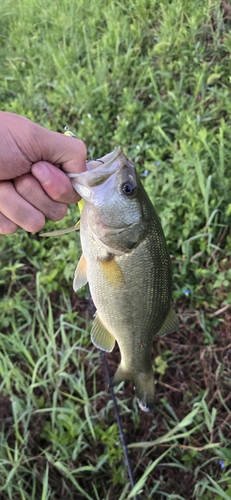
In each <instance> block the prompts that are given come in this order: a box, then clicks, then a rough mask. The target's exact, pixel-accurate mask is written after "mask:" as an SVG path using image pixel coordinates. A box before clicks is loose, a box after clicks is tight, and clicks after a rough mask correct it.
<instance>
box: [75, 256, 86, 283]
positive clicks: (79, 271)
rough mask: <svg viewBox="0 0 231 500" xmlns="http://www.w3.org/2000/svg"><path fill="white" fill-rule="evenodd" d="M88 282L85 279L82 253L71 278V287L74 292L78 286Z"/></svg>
mask: <svg viewBox="0 0 231 500" xmlns="http://www.w3.org/2000/svg"><path fill="white" fill-rule="evenodd" d="M87 282H88V279H87V263H86V259H85V257H84V255H83V254H82V255H81V257H80V259H79V262H78V264H77V267H76V270H75V274H74V279H73V289H74V291H75V292H76V291H77V290H79V288H82V286H84V285H86V284H87Z"/></svg>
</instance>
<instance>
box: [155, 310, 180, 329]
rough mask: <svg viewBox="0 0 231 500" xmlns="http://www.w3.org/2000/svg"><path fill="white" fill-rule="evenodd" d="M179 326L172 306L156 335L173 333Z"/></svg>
mask: <svg viewBox="0 0 231 500" xmlns="http://www.w3.org/2000/svg"><path fill="white" fill-rule="evenodd" d="M178 327H179V319H178V316H177V315H176V313H175V311H173V309H172V307H171V309H170V311H169V313H168V316H167V318H166V320H165V322H164V324H163V325H162V327H161V328H160V330H159V331H158V332H157V335H168V334H169V333H173V332H175V331H176V330H177V328H178Z"/></svg>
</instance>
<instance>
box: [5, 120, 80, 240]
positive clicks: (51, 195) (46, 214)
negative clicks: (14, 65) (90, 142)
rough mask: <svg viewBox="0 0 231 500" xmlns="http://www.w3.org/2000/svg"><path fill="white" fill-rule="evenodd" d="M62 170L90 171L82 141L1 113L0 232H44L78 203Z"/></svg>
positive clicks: (75, 194)
mask: <svg viewBox="0 0 231 500" xmlns="http://www.w3.org/2000/svg"><path fill="white" fill-rule="evenodd" d="M60 166H61V168H62V169H63V170H64V171H65V172H76V173H79V172H83V171H84V170H86V147H85V145H84V143H83V142H82V141H80V140H79V139H73V138H72V137H67V136H65V135H62V134H59V133H58V132H52V131H51V130H47V129H45V128H44V127H41V126H40V125H37V124H36V123H33V122H32V121H30V120H28V119H27V118H24V117H22V116H19V115H16V114H14V113H8V112H3V111H1V112H0V234H12V233H15V232H16V231H17V230H18V228H19V227H22V228H23V229H25V230H26V231H29V232H37V231H40V230H41V229H42V228H43V226H44V224H45V221H46V219H50V220H53V221H58V220H61V219H62V218H63V217H64V216H65V215H66V212H67V204H68V203H77V202H78V201H79V199H80V197H79V195H78V194H77V193H76V191H74V189H73V188H72V185H71V181H70V179H69V178H68V177H67V175H66V174H65V173H64V172H63V171H62V170H60V168H58V167H60Z"/></svg>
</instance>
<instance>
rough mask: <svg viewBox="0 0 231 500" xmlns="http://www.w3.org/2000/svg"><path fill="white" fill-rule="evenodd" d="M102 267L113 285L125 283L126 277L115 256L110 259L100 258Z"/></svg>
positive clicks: (105, 275) (108, 280)
mask: <svg viewBox="0 0 231 500" xmlns="http://www.w3.org/2000/svg"><path fill="white" fill-rule="evenodd" d="M99 262H100V265H101V269H102V271H103V274H104V277H105V278H106V280H107V282H108V283H109V284H110V285H111V286H115V287H116V286H121V285H124V283H125V279H124V275H123V272H122V271H121V269H120V266H119V264H118V262H116V260H114V258H111V259H109V260H102V259H99Z"/></svg>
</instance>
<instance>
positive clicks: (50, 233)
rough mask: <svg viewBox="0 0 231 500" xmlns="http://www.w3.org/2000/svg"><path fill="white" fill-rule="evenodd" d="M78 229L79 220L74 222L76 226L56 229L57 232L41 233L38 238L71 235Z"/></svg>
mask: <svg viewBox="0 0 231 500" xmlns="http://www.w3.org/2000/svg"><path fill="white" fill-rule="evenodd" d="M79 228H80V220H78V222H76V224H75V225H74V226H72V227H66V228H65V229H58V230H57V231H50V232H48V233H42V234H40V235H39V236H43V237H48V236H59V235H60V234H67V233H72V232H73V231H78V230H79Z"/></svg>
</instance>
